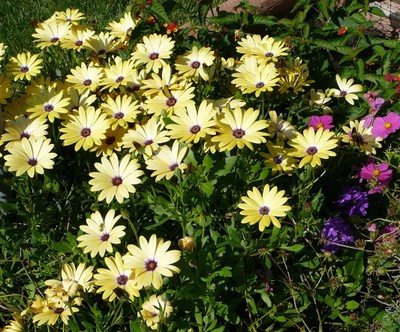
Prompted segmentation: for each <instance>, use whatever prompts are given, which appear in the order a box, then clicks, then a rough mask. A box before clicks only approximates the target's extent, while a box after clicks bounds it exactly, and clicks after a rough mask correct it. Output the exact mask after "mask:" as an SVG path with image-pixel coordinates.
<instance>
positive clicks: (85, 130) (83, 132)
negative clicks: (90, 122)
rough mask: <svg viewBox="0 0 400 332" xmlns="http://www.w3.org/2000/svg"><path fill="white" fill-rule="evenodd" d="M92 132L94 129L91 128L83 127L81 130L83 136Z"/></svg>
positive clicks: (87, 135)
mask: <svg viewBox="0 0 400 332" xmlns="http://www.w3.org/2000/svg"><path fill="white" fill-rule="evenodd" d="M91 133H92V131H91V130H90V128H82V130H81V136H82V137H89V136H90V134H91Z"/></svg>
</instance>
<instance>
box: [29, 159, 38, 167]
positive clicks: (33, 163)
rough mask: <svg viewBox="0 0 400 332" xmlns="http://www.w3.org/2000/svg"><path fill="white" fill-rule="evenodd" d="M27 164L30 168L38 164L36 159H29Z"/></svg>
mask: <svg viewBox="0 0 400 332" xmlns="http://www.w3.org/2000/svg"><path fill="white" fill-rule="evenodd" d="M28 164H29V165H31V166H36V165H37V164H38V161H37V159H36V158H29V160H28Z"/></svg>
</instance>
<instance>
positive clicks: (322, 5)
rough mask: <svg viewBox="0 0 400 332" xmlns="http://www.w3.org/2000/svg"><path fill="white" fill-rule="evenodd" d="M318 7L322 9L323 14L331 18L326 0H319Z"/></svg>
mask: <svg viewBox="0 0 400 332" xmlns="http://www.w3.org/2000/svg"><path fill="white" fill-rule="evenodd" d="M317 4H318V9H319V10H320V11H321V13H322V15H323V16H324V17H325V18H326V19H327V20H328V19H330V18H331V15H330V14H329V12H328V5H327V3H326V1H325V0H324V1H318V2H317Z"/></svg>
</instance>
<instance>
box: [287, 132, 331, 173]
mask: <svg viewBox="0 0 400 332" xmlns="http://www.w3.org/2000/svg"><path fill="white" fill-rule="evenodd" d="M333 136H335V133H334V132H331V131H329V130H324V129H323V128H319V129H318V130H317V131H315V129H314V128H313V127H310V128H308V129H304V130H303V134H301V133H297V136H296V137H295V138H293V139H292V140H291V141H290V142H289V144H290V145H291V146H293V149H292V150H291V152H289V155H290V156H293V157H297V158H302V159H301V161H300V164H299V168H302V167H303V166H304V165H305V164H310V165H311V166H312V167H315V166H319V165H321V159H328V158H329V157H333V156H336V153H335V152H333V151H331V150H332V149H334V148H336V147H337V146H338V140H337V139H336V138H332V137H333Z"/></svg>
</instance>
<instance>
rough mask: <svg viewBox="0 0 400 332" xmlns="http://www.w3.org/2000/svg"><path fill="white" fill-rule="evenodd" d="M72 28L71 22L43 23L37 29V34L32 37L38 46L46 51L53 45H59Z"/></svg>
mask: <svg viewBox="0 0 400 332" xmlns="http://www.w3.org/2000/svg"><path fill="white" fill-rule="evenodd" d="M70 28H71V24H70V23H69V22H60V23H59V22H57V21H50V22H47V23H46V22H43V23H41V24H40V25H39V27H38V28H36V29H35V31H36V33H34V34H33V35H32V37H33V38H35V40H34V42H35V43H38V44H37V46H38V47H39V48H41V49H44V48H46V47H48V46H51V45H58V44H59V42H60V40H62V39H63V38H64V36H65V35H66V34H67V33H68V31H69V30H70Z"/></svg>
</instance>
